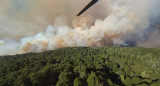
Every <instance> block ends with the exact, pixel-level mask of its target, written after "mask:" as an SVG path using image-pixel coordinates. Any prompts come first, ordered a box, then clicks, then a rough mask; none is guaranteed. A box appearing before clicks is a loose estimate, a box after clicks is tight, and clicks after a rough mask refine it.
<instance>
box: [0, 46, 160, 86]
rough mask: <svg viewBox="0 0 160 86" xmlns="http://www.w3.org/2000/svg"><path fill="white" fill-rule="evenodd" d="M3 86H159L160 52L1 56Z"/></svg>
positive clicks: (75, 50) (71, 50) (76, 50)
mask: <svg viewBox="0 0 160 86" xmlns="http://www.w3.org/2000/svg"><path fill="white" fill-rule="evenodd" d="M0 86H160V50H159V49H155V48H141V47H107V46H106V47H93V48H90V47H66V48H61V49H56V50H50V51H46V52H42V53H28V54H21V55H13V56H0Z"/></svg>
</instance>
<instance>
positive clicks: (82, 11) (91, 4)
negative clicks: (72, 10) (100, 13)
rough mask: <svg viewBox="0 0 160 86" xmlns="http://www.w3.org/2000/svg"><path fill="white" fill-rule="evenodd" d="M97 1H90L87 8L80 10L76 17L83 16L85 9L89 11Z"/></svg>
mask: <svg viewBox="0 0 160 86" xmlns="http://www.w3.org/2000/svg"><path fill="white" fill-rule="evenodd" d="M97 2H98V0H92V1H91V2H90V3H89V4H88V5H87V6H85V7H84V9H82V10H81V11H80V12H79V13H78V14H77V16H80V15H81V14H83V13H84V12H85V11H86V10H87V9H89V8H90V7H91V6H93V5H94V4H95V3H97Z"/></svg>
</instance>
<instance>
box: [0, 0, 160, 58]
mask: <svg viewBox="0 0 160 86" xmlns="http://www.w3.org/2000/svg"><path fill="white" fill-rule="evenodd" d="M88 2H90V0H34V1H33V0H1V1H0V30H1V32H0V55H14V54H21V53H27V52H43V51H46V50H53V49H56V48H62V47H68V46H69V47H72V46H90V47H94V46H106V45H121V44H125V43H126V42H127V41H133V42H135V43H136V45H137V46H143V47H156V48H157V47H160V41H159V40H160V38H159V37H160V35H159V34H160V29H159V28H160V27H159V26H158V25H159V22H160V21H159V20H158V19H160V18H159V15H160V11H159V10H158V8H159V6H160V5H159V4H160V1H159V0H147V1H146V0H101V1H99V2H98V3H97V4H96V5H94V6H93V7H92V8H90V9H89V10H88V11H87V12H85V13H84V14H83V15H82V16H80V17H77V16H76V14H77V13H78V12H79V11H80V10H81V9H82V8H83V7H84V6H85V5H86V4H88ZM46 28H47V29H46Z"/></svg>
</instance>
